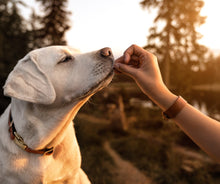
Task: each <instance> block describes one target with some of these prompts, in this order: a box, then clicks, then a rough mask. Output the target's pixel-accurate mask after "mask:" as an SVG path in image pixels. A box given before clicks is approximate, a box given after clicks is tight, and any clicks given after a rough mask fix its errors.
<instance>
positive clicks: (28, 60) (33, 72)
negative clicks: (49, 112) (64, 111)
mask: <svg viewBox="0 0 220 184" xmlns="http://www.w3.org/2000/svg"><path fill="white" fill-rule="evenodd" d="M3 88H4V95H5V96H10V97H14V98H17V99H20V100H24V101H28V102H32V103H38V104H52V103H53V102H54V100H55V98H56V93H55V90H54V88H53V85H52V83H51V82H50V80H49V79H48V77H47V75H46V74H45V73H44V72H43V71H42V70H41V69H40V67H39V66H38V64H37V62H36V59H35V58H34V56H33V55H31V54H28V55H27V56H25V57H24V58H23V59H21V60H20V61H19V62H18V64H17V65H16V66H15V68H14V70H13V71H12V72H11V73H10V74H9V76H8V79H7V80H6V83H5V85H4V87H3Z"/></svg>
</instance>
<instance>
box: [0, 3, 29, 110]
mask: <svg viewBox="0 0 220 184" xmlns="http://www.w3.org/2000/svg"><path fill="white" fill-rule="evenodd" d="M18 5H24V4H23V3H22V2H21V1H16V0H0V85H1V86H3V85H4V83H5V80H6V78H7V76H8V74H9V72H10V71H11V70H12V68H13V67H14V66H15V64H16V63H17V61H18V60H19V59H21V58H22V57H24V55H25V54H26V53H27V52H28V50H29V48H28V41H29V37H28V34H27V29H26V24H25V23H26V22H25V20H24V18H23V17H22V16H21V14H20V11H19V8H18ZM0 101H1V106H0V113H2V112H3V110H4V109H5V108H6V106H7V105H8V104H9V102H10V99H8V98H5V97H3V89H2V88H0Z"/></svg>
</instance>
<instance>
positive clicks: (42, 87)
mask: <svg viewBox="0 0 220 184" xmlns="http://www.w3.org/2000/svg"><path fill="white" fill-rule="evenodd" d="M66 55H69V56H71V57H73V58H74V59H71V60H70V61H68V62H65V63H64V62H63V63H60V61H62V60H63V59H64V58H65V57H66ZM112 67H113V57H112V56H109V57H103V56H102V55H101V54H100V51H95V52H91V53H86V54H80V53H78V52H77V51H76V50H74V49H72V48H70V47H67V46H51V47H46V48H42V49H37V50H34V51H32V52H30V53H29V54H28V55H26V56H25V57H24V58H23V59H21V60H20V61H19V62H18V64H17V65H16V67H15V68H14V70H13V71H12V72H11V73H10V75H9V77H8V79H7V81H6V84H5V86H4V94H5V95H6V96H10V97H11V98H12V101H11V104H10V105H9V106H8V108H7V109H6V110H5V112H4V113H3V115H2V116H1V118H0V183H1V184H21V183H22V184H45V183H47V184H49V183H71V184H89V183H90V182H89V180H88V178H87V176H86V175H85V174H84V172H83V171H82V169H81V156H80V151H79V147H78V143H77V140H76V137H75V131H74V127H73V124H72V123H71V122H72V120H73V119H74V117H75V115H76V113H77V112H78V110H79V109H80V107H81V106H82V105H83V104H84V103H85V102H86V101H87V100H88V99H89V97H90V96H91V95H93V94H94V93H95V92H97V91H98V90H100V89H101V88H103V87H105V86H106V85H107V84H108V83H109V82H110V81H111V78H112ZM10 109H11V112H12V116H13V120H14V122H15V127H16V130H17V132H18V134H20V135H21V136H22V137H23V139H24V142H25V143H26V144H27V145H28V146H29V147H30V148H32V149H43V148H45V147H52V146H53V147H54V153H53V154H52V155H50V156H43V155H37V154H33V153H27V152H25V151H24V150H22V149H21V148H19V147H18V146H17V145H16V144H15V143H14V142H13V141H12V140H11V139H10V137H9V132H8V117H9V112H10ZM85 136H86V135H85Z"/></svg>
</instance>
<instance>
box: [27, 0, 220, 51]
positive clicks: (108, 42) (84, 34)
mask: <svg viewBox="0 0 220 184" xmlns="http://www.w3.org/2000/svg"><path fill="white" fill-rule="evenodd" d="M24 1H25V2H26V3H27V4H28V5H29V6H31V7H35V8H36V9H37V10H38V11H39V12H40V11H41V9H39V6H37V5H38V4H36V3H35V1H34V0H24ZM140 2H141V0H69V3H68V10H70V11H71V12H72V15H71V17H70V22H71V26H72V28H71V29H70V30H69V31H68V32H67V34H66V39H67V42H68V45H70V46H73V47H74V48H76V49H79V50H80V51H81V52H89V51H93V50H98V49H101V48H103V47H111V48H112V50H113V53H115V54H116V55H120V54H122V53H123V51H124V50H125V49H126V48H127V47H129V46H130V45H131V44H137V45H139V46H144V45H146V44H147V35H148V30H149V28H150V27H151V26H152V25H153V20H154V18H155V16H156V11H155V10H151V11H150V12H149V11H148V10H147V9H143V8H142V7H141V6H140ZM219 7H220V1H219V0H205V6H204V7H203V10H202V11H201V15H204V16H207V19H206V23H205V24H203V25H202V26H201V27H199V28H198V29H197V30H198V31H199V32H200V33H201V34H202V35H203V38H202V39H201V40H200V43H201V44H204V45H206V46H207V47H209V48H210V49H212V50H214V51H217V50H220V35H219V33H220V26H219V25H218V22H219V17H220V11H219ZM25 12H26V11H25ZM27 12H28V10H27ZM24 15H28V13H27V14H24Z"/></svg>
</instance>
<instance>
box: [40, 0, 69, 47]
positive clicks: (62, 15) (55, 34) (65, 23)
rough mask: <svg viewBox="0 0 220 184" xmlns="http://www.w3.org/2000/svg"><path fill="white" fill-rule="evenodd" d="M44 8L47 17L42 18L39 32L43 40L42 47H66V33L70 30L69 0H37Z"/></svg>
mask: <svg viewBox="0 0 220 184" xmlns="http://www.w3.org/2000/svg"><path fill="white" fill-rule="evenodd" d="M37 1H38V2H40V3H41V4H42V6H43V7H44V12H45V15H44V16H42V17H41V20H40V23H41V26H42V27H41V29H39V30H38V31H37V32H38V33H37V34H38V38H40V39H41V40H42V46H48V45H64V44H66V41H65V32H66V31H67V30H68V29H70V24H69V19H68V15H69V14H70V12H69V11H67V10H66V4H67V1H68V0H37Z"/></svg>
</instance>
